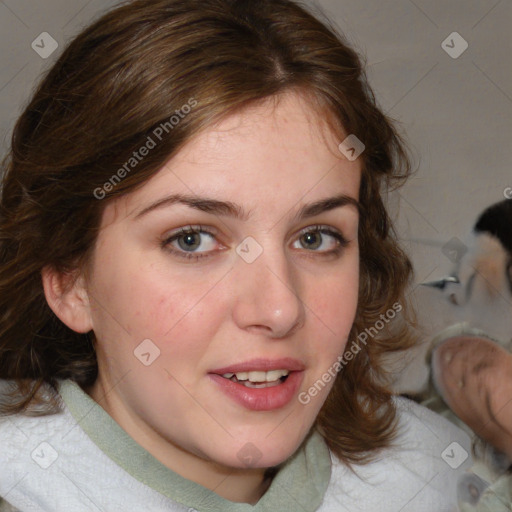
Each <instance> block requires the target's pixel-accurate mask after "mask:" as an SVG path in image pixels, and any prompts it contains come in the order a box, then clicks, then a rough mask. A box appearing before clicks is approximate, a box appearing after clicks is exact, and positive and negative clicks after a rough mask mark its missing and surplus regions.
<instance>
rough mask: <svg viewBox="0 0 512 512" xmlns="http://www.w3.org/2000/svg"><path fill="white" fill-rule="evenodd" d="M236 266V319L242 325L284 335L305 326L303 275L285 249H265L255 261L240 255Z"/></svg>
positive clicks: (234, 308)
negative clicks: (288, 257) (302, 297)
mask: <svg viewBox="0 0 512 512" xmlns="http://www.w3.org/2000/svg"><path fill="white" fill-rule="evenodd" d="M235 268H236V271H235V273H234V281H235V283H234V295H233V300H234V304H233V319H234V322H235V323H236V324H237V326H238V327H239V328H241V329H244V330H247V331H251V332H254V333H260V334H263V335H265V336H267V337H271V338H284V337H286V336H290V335H291V334H292V333H294V332H296V331H297V330H298V329H300V328H301V327H302V325H303V324H304V320H305V304H304V303H303V301H302V299H301V296H300V292H301V290H300V283H299V276H298V272H297V270H296V269H294V268H292V266H291V264H290V263H289V262H288V260H287V257H286V254H285V253H284V252H283V250H279V249H276V250H274V251H272V252H271V251H270V250H264V251H263V253H262V254H261V255H260V256H259V257H258V258H257V259H256V260H255V261H253V262H252V263H247V262H246V261H244V260H243V259H242V258H239V259H238V261H237V263H236V264H235Z"/></svg>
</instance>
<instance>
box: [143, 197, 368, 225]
mask: <svg viewBox="0 0 512 512" xmlns="http://www.w3.org/2000/svg"><path fill="white" fill-rule="evenodd" d="M174 204H183V205H185V206H188V207H190V208H194V209H195V210H199V211H202V212H206V213H210V214H213V215H223V216H226V215H227V216H231V217H235V218H237V219H241V220H247V219H248V217H249V215H248V214H247V213H246V212H244V209H243V208H242V207H241V206H240V205H237V204H235V203H232V202H230V201H219V200H217V199H210V198H206V197H197V196H190V195H184V194H173V195H170V196H167V197H164V198H162V199H159V200H158V201H155V202H154V203H152V204H150V205H149V206H147V207H145V208H143V209H142V210H141V211H140V212H139V213H137V214H136V215H135V217H134V220H137V219H140V218H141V217H142V216H144V215H146V214H148V213H149V212H152V211H154V210H157V209H160V208H164V207H168V206H172V205H174ZM342 206H353V207H355V208H356V210H357V211H358V213H360V211H361V205H360V203H359V202H358V201H357V200H356V199H354V198H353V197H350V196H347V195H344V194H341V195H338V196H334V197H328V198H326V199H321V200H319V201H315V202H314V203H311V204H306V205H304V206H302V208H301V209H300V210H299V211H298V212H297V215H296V216H295V219H296V220H301V219H306V218H309V217H314V216H316V215H320V214H321V213H323V212H326V211H329V210H333V209H335V208H340V207H342Z"/></svg>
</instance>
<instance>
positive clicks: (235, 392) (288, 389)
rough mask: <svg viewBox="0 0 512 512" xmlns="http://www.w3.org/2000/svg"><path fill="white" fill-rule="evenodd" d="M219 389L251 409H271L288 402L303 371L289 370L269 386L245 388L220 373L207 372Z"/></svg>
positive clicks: (299, 382) (296, 387)
mask: <svg viewBox="0 0 512 512" xmlns="http://www.w3.org/2000/svg"><path fill="white" fill-rule="evenodd" d="M209 376H210V377H211V379H212V380H213V381H214V382H216V383H217V384H218V385H219V386H220V389H221V390H222V391H223V392H224V393H226V395H228V396H229V397H231V398H232V399H233V400H234V401H235V402H237V403H238V404H240V405H242V406H243V407H245V408H246V409H250V410H252V411H273V410H275V409H280V408H281V407H284V406H285V405H287V404H289V403H290V402H291V400H292V399H293V397H294V396H295V395H296V393H297V391H298V390H299V388H300V385H301V384H302V379H303V378H304V372H303V371H294V372H290V374H289V375H288V378H287V379H286V380H285V381H284V382H282V383H281V384H278V385H277V386H273V387H270V388H247V387H245V386H244V385H243V384H238V383H237V382H233V381H231V380H229V379H225V378H224V377H222V376H221V375H217V374H214V373H211V374H209Z"/></svg>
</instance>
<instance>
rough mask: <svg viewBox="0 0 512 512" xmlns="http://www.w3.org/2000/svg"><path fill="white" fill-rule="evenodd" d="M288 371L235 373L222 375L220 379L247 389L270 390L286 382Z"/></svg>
mask: <svg viewBox="0 0 512 512" xmlns="http://www.w3.org/2000/svg"><path fill="white" fill-rule="evenodd" d="M289 374H290V371H289V370H270V371H267V372H264V371H250V372H236V373H224V374H222V377H224V378H225V379H227V380H230V381H231V382H235V383H237V384H241V385H242V386H245V387H247V388H256V389H259V388H271V387H274V386H279V384H282V383H283V382H285V381H286V379H287V378H288V375H289Z"/></svg>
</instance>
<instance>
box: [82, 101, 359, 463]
mask: <svg viewBox="0 0 512 512" xmlns="http://www.w3.org/2000/svg"><path fill="white" fill-rule="evenodd" d="M317 123H318V116H317V115H316V114H315V113H314V111H313V110H311V109H310V107H308V106H307V104H306V103H305V102H304V101H303V100H302V99H301V97H300V96H298V95H297V94H296V93H287V94H286V95H284V96H283V98H282V99H281V101H280V102H279V103H278V105H277V107H275V106H273V103H272V102H267V103H265V104H260V105H259V106H257V107H251V108H250V109H248V110H244V111H243V112H241V113H237V114H236V115H232V116H230V117H228V118H226V119H224V120H223V121H222V122H220V123H219V124H217V125H216V126H214V127H211V128H209V129H207V130H205V131H204V132H202V133H201V134H199V135H198V136H196V138H194V139H193V140H191V141H190V142H189V143H188V145H187V146H185V147H184V148H183V149H182V150H181V151H180V152H179V154H178V155H177V156H175V157H174V158H173V159H172V160H170V161H169V162H168V163H167V165H165V166H164V167H163V168H162V169H161V170H160V171H159V172H158V173H157V174H156V175H155V176H154V177H153V178H152V179H151V180H149V181H148V182H147V183H146V184H145V185H144V186H143V187H142V188H140V189H138V190H136V191H135V192H132V193H130V194H128V195H125V196H123V197H121V198H119V199H116V200H115V201H114V202H112V203H110V204H109V205H108V206H107V207H106V209H105V212H104V216H103V219H102V227H101V231H100V233H99V236H98V239H97V244H96V247H95V252H94V254H93V259H92V261H91V271H90V275H89V276H88V278H87V283H86V290H87V294H88V298H89V301H90V309H89V313H88V314H89V315H90V321H91V324H92V328H93V330H94V333H95V335H96V338H97V351H98V360H99V378H98V381H97V382H96V384H95V386H94V388H93V389H92V390H91V391H90V393H91V395H92V396H93V397H95V398H97V399H100V398H101V403H102V405H103V407H105V408H106V409H107V411H108V412H109V413H110V414H111V415H112V416H113V417H114V419H116V421H117V422H118V423H119V424H120V425H121V426H122V427H123V428H125V430H126V431H127V432H128V433H129V434H130V435H131V436H132V437H133V438H134V439H135V440H136V441H137V442H139V443H140V444H141V445H142V446H144V447H146V449H148V451H150V452H151V453H153V454H154V455H155V456H156V457H157V458H159V459H160V460H161V461H165V462H168V461H172V460H176V454H177V453H180V454H181V456H183V457H187V456H192V457H194V458H195V459H196V460H203V461H210V462H211V461H214V462H217V463H219V464H221V465H224V466H229V467H236V468H244V467H247V466H253V467H260V468H263V467H269V466H273V465H276V464H278V463H280V462H282V461H283V460H285V459H286V458H287V457H289V456H290V455H291V454H292V453H293V452H294V451H295V450H296V449H297V448H298V446H299V445H300V443H301V441H302V440H303V439H304V437H305V436H306V434H307V433H308V431H309V430H310V428H311V426H312V425H313V423H314V420H315V418H316V416H317V414H318V411H319V409H320V407H321V406H322V404H323V402H324V401H325V398H326V396H327V394H328V391H329V390H330V388H331V387H332V384H333V379H332V378H331V379H328V378H325V375H326V373H327V374H328V371H329V370H330V369H331V373H332V367H333V364H334V362H335V361H336V359H337V357H338V356H339V355H340V354H341V353H342V352H343V348H344V346H345V344H346V342H347V337H348V334H349V331H350V329H351V327H352V323H353V320H354V315H355V311H356V304H357V291H358V274H359V267H358V261H359V254H358V240H357V232H358V210H357V200H358V191H359V183H360V174H361V169H360V163H359V160H356V161H353V162H350V161H348V160H347V159H346V158H345V157H344V156H343V155H342V154H341V153H340V152H339V151H338V149H337V145H338V143H339V142H340V140H338V139H337V138H335V137H334V135H333V134H332V132H328V131H326V134H327V137H325V138H323V137H322V132H321V130H320V128H319V125H318V124H317ZM252 372H256V373H252ZM265 372H269V373H265ZM323 376H324V379H323V380H322V377H323ZM340 378H343V376H340ZM326 382H327V383H326ZM315 384H316V387H315ZM312 387H315V388H314V389H315V390H314V391H313V392H309V391H308V390H309V389H310V388H312ZM103 395H104V397H103ZM299 396H302V400H300V399H299ZM306 396H307V397H309V399H306V398H305V397H306ZM305 402H307V403H305ZM173 457H174V459H173ZM169 465H171V466H172V464H171V463H169Z"/></svg>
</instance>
